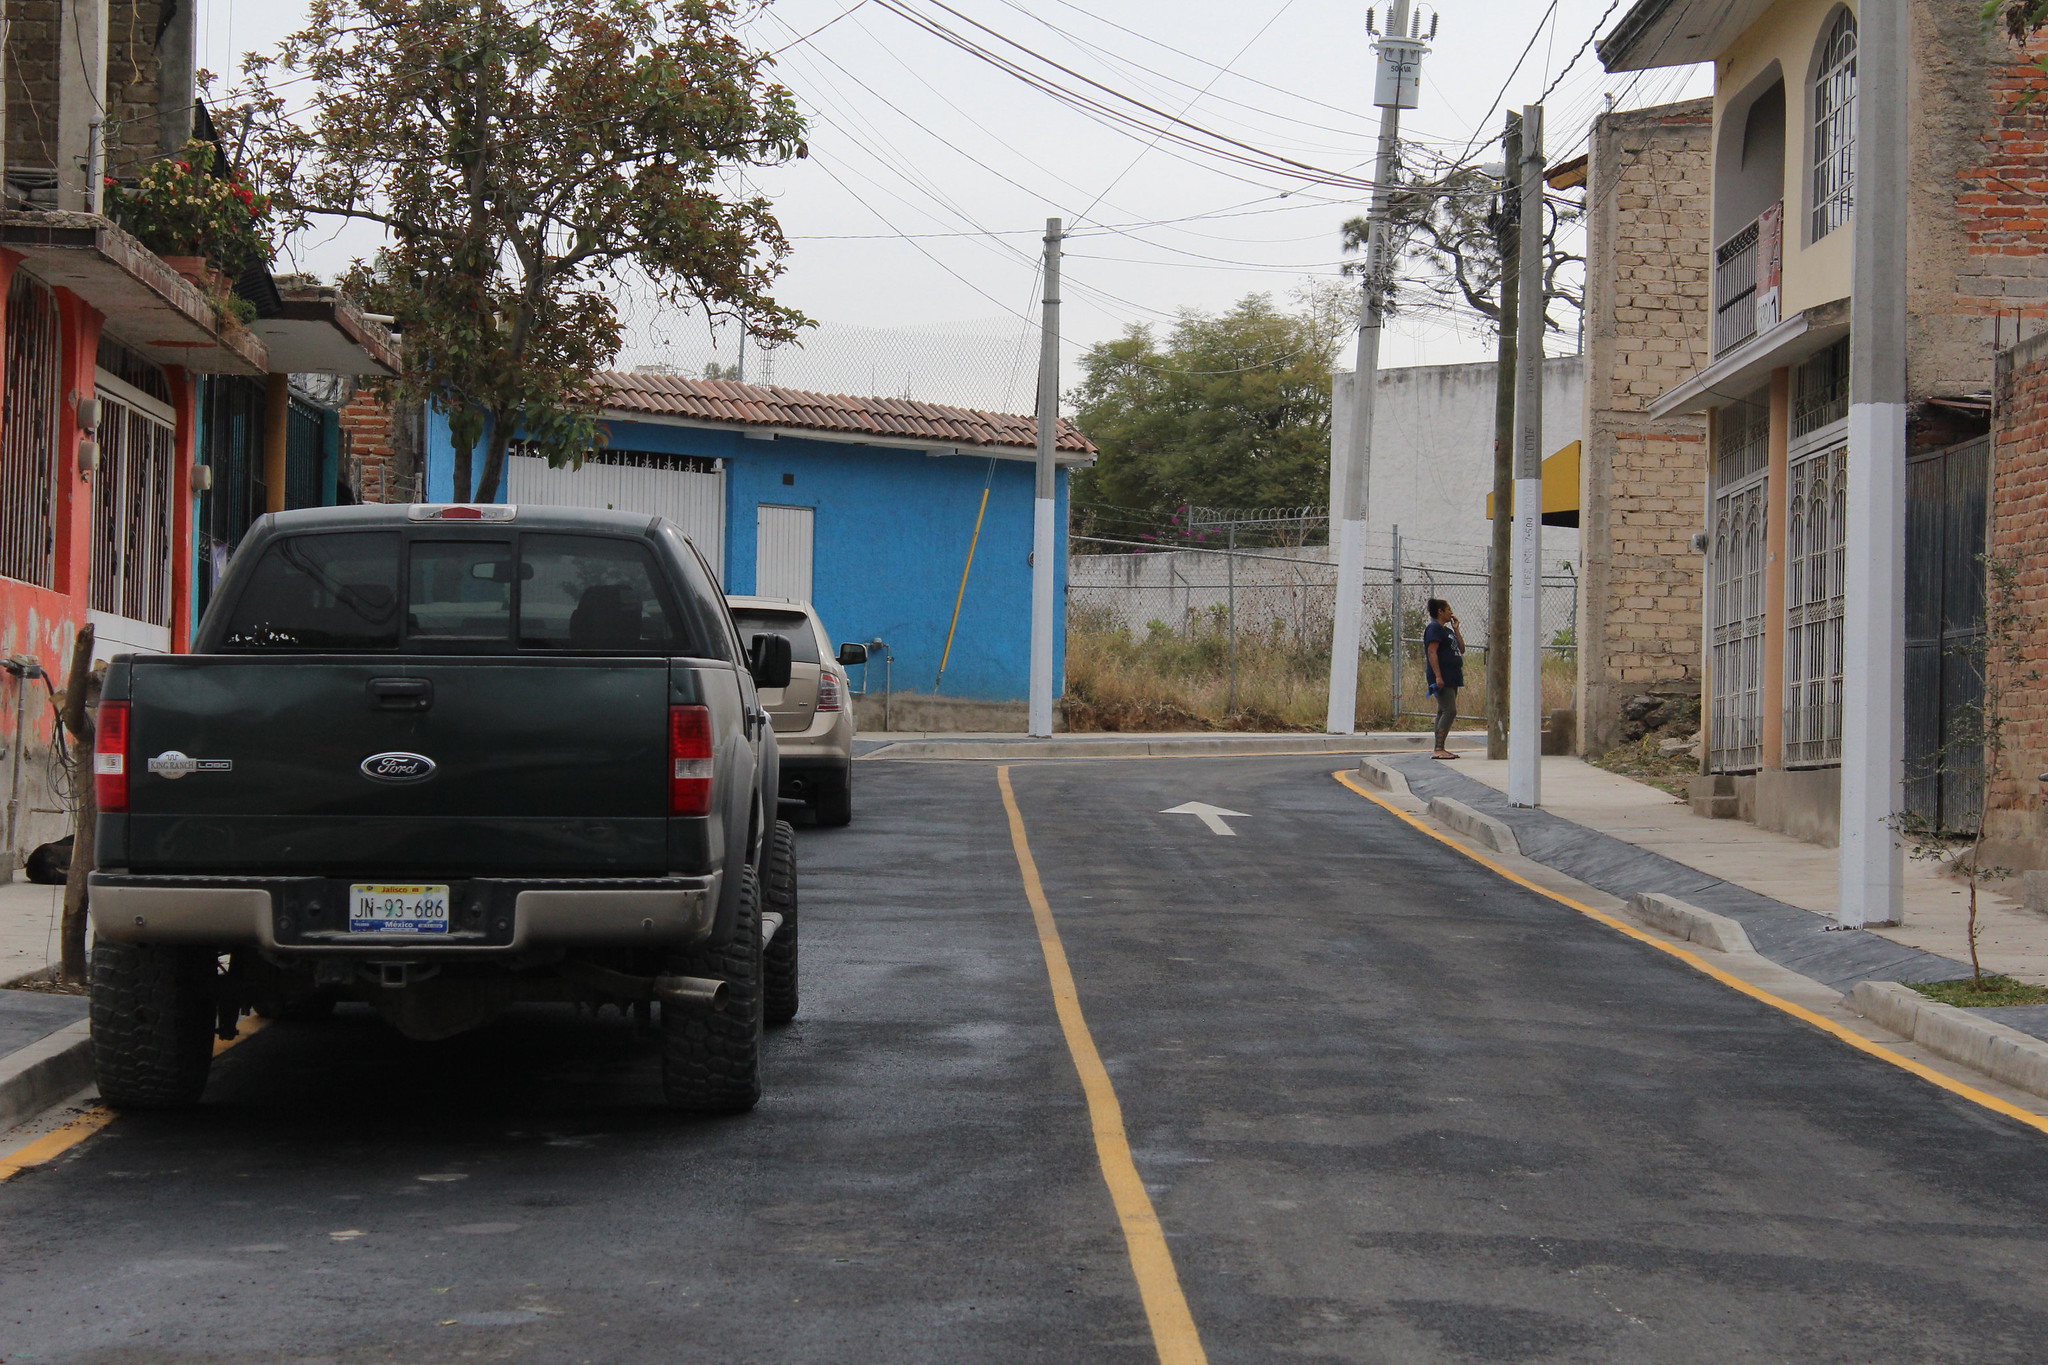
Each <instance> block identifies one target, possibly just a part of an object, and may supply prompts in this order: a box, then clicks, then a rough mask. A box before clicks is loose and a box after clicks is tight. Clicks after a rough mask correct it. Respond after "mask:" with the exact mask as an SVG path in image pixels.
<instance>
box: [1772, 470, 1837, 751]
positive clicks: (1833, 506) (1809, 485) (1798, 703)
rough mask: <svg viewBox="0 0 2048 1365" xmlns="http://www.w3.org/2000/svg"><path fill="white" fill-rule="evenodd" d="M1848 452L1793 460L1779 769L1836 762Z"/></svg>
mask: <svg viewBox="0 0 2048 1365" xmlns="http://www.w3.org/2000/svg"><path fill="white" fill-rule="evenodd" d="M1848 454H1849V448H1848V446H1847V445H1846V444H1843V443H1840V442H1832V443H1823V444H1821V445H1820V446H1819V448H1818V449H1817V450H1815V451H1814V452H1813V453H1811V454H1806V455H1801V456H1799V457H1798V458H1796V459H1794V460H1793V461H1792V463H1791V466H1790V468H1789V470H1788V474H1787V480H1786V488H1785V492H1786V510H1785V548H1786V565H1785V613H1786V620H1785V625H1786V632H1785V693H1786V695H1785V765H1786V766H1787V767H1792V768H1800V767H1818V766H1822V765H1826V764H1830V763H1837V762H1840V761H1841V757H1842V589H1843V582H1844V578H1845V574H1846V565H1845V563H1844V534H1843V523H1844V518H1845V512H1846V501H1847V483H1848V477H1847V476H1848Z"/></svg>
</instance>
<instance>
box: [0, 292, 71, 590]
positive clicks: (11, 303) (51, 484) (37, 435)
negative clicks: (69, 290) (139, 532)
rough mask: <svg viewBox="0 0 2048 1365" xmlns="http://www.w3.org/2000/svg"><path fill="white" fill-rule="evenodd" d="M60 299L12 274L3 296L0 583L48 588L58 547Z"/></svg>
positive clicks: (0, 408)
mask: <svg viewBox="0 0 2048 1365" xmlns="http://www.w3.org/2000/svg"><path fill="white" fill-rule="evenodd" d="M60 365H61V346H60V343H59V339H58V335H57V298H56V295H54V294H52V293H51V292H50V291H49V290H48V289H45V288H44V287H43V286H42V285H40V284H37V283H36V282H35V281H34V280H32V279H30V278H29V277H28V276H26V275H24V274H22V273H20V272H19V271H17V272H16V273H15V276H14V283H13V284H11V285H10V286H8V290H7V375H6V382H7V389H6V394H5V399H4V405H0V576H5V577H7V578H13V579H17V580H19V581H21V582H23V583H33V584H35V585H36V586H37V587H39V588H47V587H50V586H52V585H53V582H54V574H55V572H56V564H57V559H56V547H57V539H56V536H57V371H58V369H59V367H60Z"/></svg>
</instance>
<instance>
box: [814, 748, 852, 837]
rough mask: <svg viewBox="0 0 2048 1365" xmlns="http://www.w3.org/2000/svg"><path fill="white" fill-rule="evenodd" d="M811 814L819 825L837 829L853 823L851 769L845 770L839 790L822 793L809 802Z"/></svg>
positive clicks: (850, 766) (848, 767)
mask: <svg viewBox="0 0 2048 1365" xmlns="http://www.w3.org/2000/svg"><path fill="white" fill-rule="evenodd" d="M811 814H812V816H813V817H815V818H816V820H817V822H818V823H819V824H821V825H830V826H833V827H835V828H836V827H837V826H840V825H850V824H852V823H853V767H852V765H851V764H849V765H848V766H847V769H846V780H845V781H844V782H842V783H840V785H839V790H838V791H834V792H822V793H820V794H819V795H818V796H817V797H816V798H815V799H814V800H812V802H811Z"/></svg>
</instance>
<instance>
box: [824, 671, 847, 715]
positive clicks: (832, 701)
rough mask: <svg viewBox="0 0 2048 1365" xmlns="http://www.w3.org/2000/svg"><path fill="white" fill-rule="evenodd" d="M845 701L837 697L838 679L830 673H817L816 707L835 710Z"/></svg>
mask: <svg viewBox="0 0 2048 1365" xmlns="http://www.w3.org/2000/svg"><path fill="white" fill-rule="evenodd" d="M844 704H845V703H844V702H842V701H841V700H840V699H839V679H837V678H835V677H833V676H832V675H831V674H830V673H820V674H819V675H818V709H819V710H820V711H837V710H838V709H839V708H840V707H841V706H843V705H844Z"/></svg>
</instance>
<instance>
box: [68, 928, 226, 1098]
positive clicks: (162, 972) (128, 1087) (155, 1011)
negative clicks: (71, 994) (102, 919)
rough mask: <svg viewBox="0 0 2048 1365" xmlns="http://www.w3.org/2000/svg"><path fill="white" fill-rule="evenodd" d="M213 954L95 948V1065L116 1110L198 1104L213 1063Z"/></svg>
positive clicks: (154, 947) (134, 946)
mask: <svg viewBox="0 0 2048 1365" xmlns="http://www.w3.org/2000/svg"><path fill="white" fill-rule="evenodd" d="M214 960H215V955H214V954H213V953H212V952H211V951H209V950H208V949H205V948H188V947H184V946H180V945H171V944H138V943H107V942H101V943H97V944H95V945H94V946H93V950H92V1063H93V1074H94V1076H95V1078H96V1079H97V1080H98V1081H99V1086H100V1098H101V1099H102V1100H104V1101H106V1102H107V1103H108V1104H111V1105H113V1106H114V1107H116V1108H117V1109H178V1108H183V1107H185V1106H187V1105H192V1104H197V1103H199V1096H200V1094H201V1093H202V1092H203V1091H204V1090H205V1089H206V1073H207V1070H208V1069H209V1068H210V1067H211V1066H212V1065H213V1028H214V1000H213V978H214Z"/></svg>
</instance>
